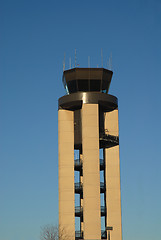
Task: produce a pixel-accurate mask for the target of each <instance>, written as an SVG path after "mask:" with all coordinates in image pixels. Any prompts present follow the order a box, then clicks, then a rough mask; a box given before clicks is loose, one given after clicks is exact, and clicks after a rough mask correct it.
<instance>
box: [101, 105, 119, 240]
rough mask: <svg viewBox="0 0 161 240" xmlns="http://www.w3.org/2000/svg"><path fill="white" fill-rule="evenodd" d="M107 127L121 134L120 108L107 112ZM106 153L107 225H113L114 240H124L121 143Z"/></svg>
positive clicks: (106, 150) (113, 132)
mask: <svg viewBox="0 0 161 240" xmlns="http://www.w3.org/2000/svg"><path fill="white" fill-rule="evenodd" d="M105 129H106V130H107V131H108V134H110V135H113V136H118V135H119V127H118V109H115V110H114V111H111V112H107V113H106V114H105ZM104 154H105V166H106V170H105V175H106V206H107V221H106V224H107V226H106V227H109V226H110V227H113V231H111V233H110V235H111V239H112V240H122V226H121V193H120V157H119V145H117V146H113V147H109V148H106V149H105V153H104Z"/></svg>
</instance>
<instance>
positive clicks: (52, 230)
mask: <svg viewBox="0 0 161 240" xmlns="http://www.w3.org/2000/svg"><path fill="white" fill-rule="evenodd" d="M40 240H70V237H69V235H68V234H67V232H66V230H65V229H64V228H62V227H60V226H59V227H58V226H55V225H49V224H48V225H45V226H43V227H41V232H40Z"/></svg>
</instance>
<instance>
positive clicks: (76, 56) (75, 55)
mask: <svg viewBox="0 0 161 240" xmlns="http://www.w3.org/2000/svg"><path fill="white" fill-rule="evenodd" d="M76 65H77V51H76V48H75V67H76Z"/></svg>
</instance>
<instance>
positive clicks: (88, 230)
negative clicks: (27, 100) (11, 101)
mask: <svg viewBox="0 0 161 240" xmlns="http://www.w3.org/2000/svg"><path fill="white" fill-rule="evenodd" d="M112 75H113V72H112V71H110V70H108V69H104V68H73V69H69V70H66V71H64V73H63V78H62V80H63V85H64V88H65V90H66V95H65V96H63V97H61V98H59V111H58V135H59V144H58V145H59V224H60V226H62V227H63V228H64V229H65V230H66V231H67V232H68V234H69V235H70V239H72V240H75V239H85V240H91V239H92V240H101V239H108V235H109V232H108V233H107V230H108V229H113V231H111V239H112V240H122V229H121V194H120V160H119V128H118V100H117V98H116V97H115V96H113V95H110V94H108V91H109V87H110V83H111V79H112ZM75 152H77V155H76V156H75V154H74V153H75ZM75 174H77V176H78V179H77V180H76V179H75V177H74V176H75ZM100 176H101V177H100ZM76 199H79V201H76ZM78 202H79V204H78ZM76 221H77V222H79V228H78V225H77V226H76V225H75V222H76Z"/></svg>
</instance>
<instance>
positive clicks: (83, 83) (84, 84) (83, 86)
mask: <svg viewBox="0 0 161 240" xmlns="http://www.w3.org/2000/svg"><path fill="white" fill-rule="evenodd" d="M77 81H78V91H83V92H88V91H89V87H88V80H77Z"/></svg>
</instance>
